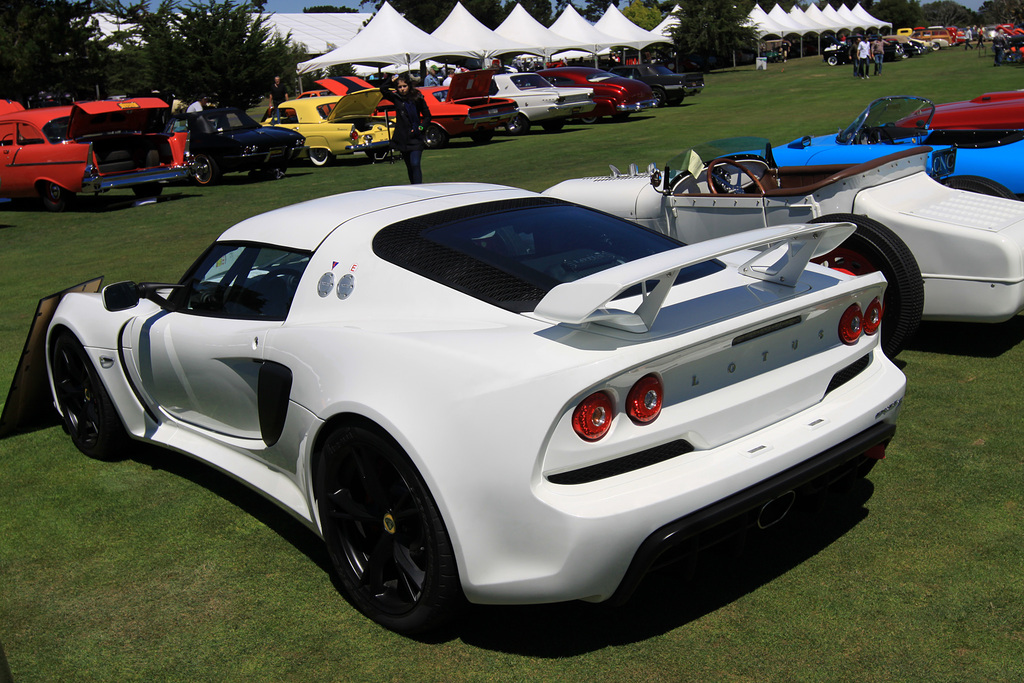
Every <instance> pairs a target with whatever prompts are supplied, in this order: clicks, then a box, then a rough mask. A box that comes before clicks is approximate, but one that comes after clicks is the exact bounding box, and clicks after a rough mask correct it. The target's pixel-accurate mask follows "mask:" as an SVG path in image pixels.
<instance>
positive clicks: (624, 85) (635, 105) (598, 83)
mask: <svg viewBox="0 0 1024 683" xmlns="http://www.w3.org/2000/svg"><path fill="white" fill-rule="evenodd" d="M537 73H539V74H540V75H541V76H543V77H544V78H546V79H547V80H548V81H549V82H550V83H551V85H556V86H558V87H559V88H574V87H575V88H592V89H593V90H594V94H593V95H592V96H591V97H593V99H594V103H595V104H596V105H597V107H595V108H594V111H592V112H590V113H587V114H583V115H581V116H580V117H579V119H580V120H581V121H583V122H584V123H593V122H594V121H597V120H598V119H599V118H601V117H602V116H611V117H612V118H614V119H616V120H622V119H625V118H626V117H627V116H629V115H630V114H631V113H633V112H637V111H642V110H644V109H651V108H653V107H656V106H658V101H657V99H655V97H654V91H653V90H651V86H649V85H647V84H646V83H641V82H640V81H635V80H633V79H631V78H623V77H622V76H616V75H615V74H611V73H608V72H607V71H604V70H602V69H594V68H591V67H584V66H565V67H560V68H557V69H544V70H543V71H538V72H537Z"/></svg>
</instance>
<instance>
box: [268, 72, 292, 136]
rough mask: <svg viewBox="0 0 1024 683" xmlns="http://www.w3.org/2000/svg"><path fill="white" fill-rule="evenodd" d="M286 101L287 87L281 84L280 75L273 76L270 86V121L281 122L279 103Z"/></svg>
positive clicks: (275, 123)
mask: <svg viewBox="0 0 1024 683" xmlns="http://www.w3.org/2000/svg"><path fill="white" fill-rule="evenodd" d="M286 101H288V88H287V87H285V86H284V85H282V84H281V77H280V76H274V83H273V85H271V86H270V123H272V124H274V125H277V124H278V123H281V109H280V107H281V104H282V103H283V102H286Z"/></svg>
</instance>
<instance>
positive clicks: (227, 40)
mask: <svg viewBox="0 0 1024 683" xmlns="http://www.w3.org/2000/svg"><path fill="white" fill-rule="evenodd" d="M569 1H570V0H519V4H521V5H522V6H523V8H524V9H526V10H527V11H528V12H529V13H530V14H531V15H532V16H533V17H534V18H536V19H537V20H538V21H539V22H540V23H542V24H544V25H545V26H550V25H551V23H552V22H553V21H554V19H555V18H557V16H558V15H559V13H560V12H561V11H562V10H563V9H564V7H565V6H566V4H568V2H569ZM455 2H456V0H442V1H441V2H423V1H422V0H391V4H392V5H393V6H394V7H395V9H396V10H398V11H399V12H401V13H402V14H404V15H405V17H406V19H408V20H409V21H410V22H412V23H413V24H414V25H416V26H417V27H419V28H421V29H423V30H424V31H427V32H431V31H433V30H434V29H436V28H437V26H439V25H440V24H441V22H443V21H444V19H445V18H446V17H447V16H448V14H449V13H450V12H451V9H452V8H453V7H454V6H455ZM754 2H755V0H665V1H664V2H659V0H633V1H632V2H631V4H630V5H628V6H627V7H625V8H624V9H623V10H622V11H623V14H625V15H626V16H627V17H628V18H629V19H631V20H633V21H634V22H635V23H637V24H638V25H639V26H641V27H643V28H646V29H651V28H654V26H656V25H657V24H658V23H659V22H660V21H661V20H662V18H663V17H664V15H665V14H666V13H667V12H670V11H672V9H673V7H675V6H676V5H679V6H680V7H681V10H680V12H679V13H678V14H677V16H678V18H679V24H678V26H677V27H676V28H675V29H674V31H673V36H672V37H673V39H674V41H675V45H674V46H673V47H674V49H675V50H676V51H677V52H678V53H679V54H696V55H700V56H702V57H707V56H711V55H719V56H722V55H728V54H729V53H730V52H731V51H732V50H734V49H742V48H749V47H750V46H752V45H753V44H754V43H755V40H756V35H755V34H754V31H753V29H751V28H750V27H747V26H744V22H745V20H746V17H747V15H748V14H749V13H750V10H751V9H752V8H753V6H754ZM826 2H827V0H821V2H820V3H819V5H820V6H821V7H824V6H825V4H826ZM834 2H835V4H836V6H838V4H839V0H834ZM515 3H516V0H505V2H501V1H500V0H463V5H464V6H465V7H466V9H467V10H469V11H470V13H472V14H473V16H475V17H476V18H477V19H478V20H479V21H480V22H481V23H483V24H484V25H485V26H488V27H489V28H492V29H493V28H496V27H497V26H498V25H499V24H500V23H501V22H502V21H504V19H505V18H506V17H507V16H508V13H509V12H511V11H512V9H513V8H514V6H515ZM861 3H862V4H863V5H864V6H865V8H866V9H867V10H868V11H869V12H871V13H872V14H873V15H874V16H876V17H878V18H879V19H883V20H886V21H891V22H892V23H893V25H894V27H902V26H919V25H932V24H943V25H957V26H966V25H972V24H986V23H1005V22H1013V21H1015V20H1016V19H1017V18H1019V17H1020V16H1021V14H1022V9H1024V7H1022V6H1024V0H988V1H987V2H986V3H985V4H984V5H982V8H981V10H980V12H974V11H973V10H970V9H968V8H966V7H964V6H963V5H960V4H958V3H956V2H954V1H953V0H938V1H937V2H931V3H927V4H925V5H921V4H920V3H919V2H918V0H877V1H876V0H861ZM381 4H383V1H382V0H369V1H368V2H364V3H363V5H364V7H366V11H375V10H376V9H377V8H378V7H379V6H380V5H381ZM779 4H781V5H782V6H783V8H784V9H787V10H788V9H790V8H791V7H792V6H793V5H794V4H795V0H781V1H780V2H779ZM264 5H265V0H187V1H185V0H161V2H160V4H159V5H158V6H156V7H155V8H151V7H150V6H149V3H147V2H145V1H144V0H142V1H136V2H132V1H131V0H129V1H128V2H126V1H125V0H0V97H6V98H9V99H15V100H19V101H21V102H22V103H24V104H27V105H31V104H34V103H38V101H39V100H41V99H45V98H47V97H51V98H56V99H61V98H67V99H94V98H103V97H107V96H109V95H142V94H150V93H154V92H157V93H160V94H161V95H162V96H164V97H168V96H169V95H170V94H174V95H177V96H178V97H180V98H182V99H187V98H193V97H196V96H198V95H200V94H208V95H211V96H212V97H213V98H214V99H215V101H217V102H219V103H221V104H223V105H230V106H238V107H242V108H249V107H252V106H254V105H256V104H258V103H259V102H260V100H261V99H262V98H263V97H264V96H265V95H266V93H267V91H268V88H269V84H270V83H271V81H272V80H273V77H274V76H275V75H281V76H284V77H286V78H287V77H288V76H289V75H290V74H293V73H294V71H295V65H296V64H297V63H298V62H300V61H304V60H305V59H307V58H309V56H310V55H309V54H308V53H307V50H306V47H305V46H303V45H297V44H295V43H294V42H293V41H291V40H290V37H287V36H286V37H282V36H279V35H277V33H276V32H275V31H274V30H273V28H272V27H271V26H270V24H269V22H268V20H267V16H266V15H263V14H261V12H262V11H263V9H264ZM576 7H577V9H578V10H579V11H580V14H582V15H583V16H584V18H586V19H588V20H589V21H596V20H597V19H599V18H600V17H601V16H602V15H603V14H604V12H605V9H606V8H607V0H577V4H576ZM766 9H770V5H768V4H767V3H766ZM306 11H309V12H326V11H352V10H350V9H348V8H337V7H332V6H325V5H317V6H311V7H309V8H307V10H306ZM101 15H102V16H103V17H104V18H105V19H104V20H105V21H111V22H113V25H112V29H111V28H108V29H107V30H106V31H104V30H101V26H100V17H101ZM705 63H707V61H705Z"/></svg>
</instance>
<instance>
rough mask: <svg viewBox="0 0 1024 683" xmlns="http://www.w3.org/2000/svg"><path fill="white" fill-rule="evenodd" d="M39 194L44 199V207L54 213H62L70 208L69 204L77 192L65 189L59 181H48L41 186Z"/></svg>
mask: <svg viewBox="0 0 1024 683" xmlns="http://www.w3.org/2000/svg"><path fill="white" fill-rule="evenodd" d="M39 196H40V197H41V198H42V200H43V208H44V209H46V210H47V211H50V212H53V213H60V212H61V211H63V210H64V209H66V208H68V204H70V203H71V200H72V198H73V197H74V196H75V194H74V193H73V192H70V191H68V190H65V189H64V188H63V187H61V186H60V185H58V184H57V183H51V182H50V181H46V182H44V183H43V184H42V185H41V186H40V188H39Z"/></svg>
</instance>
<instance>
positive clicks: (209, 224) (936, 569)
mask: <svg viewBox="0 0 1024 683" xmlns="http://www.w3.org/2000/svg"><path fill="white" fill-rule="evenodd" d="M851 74H852V67H845V66H844V67H834V68H829V67H827V66H825V65H824V64H822V62H821V61H820V60H819V59H818V58H813V57H810V58H806V59H797V60H791V61H790V62H789V63H788V64H785V65H780V64H772V65H769V69H768V71H755V70H753V68H752V67H744V68H740V69H734V70H725V71H722V72H715V73H712V74H709V75H708V76H707V79H706V81H707V88H706V89H705V91H704V93H703V94H701V95H699V96H697V97H695V98H692V99H687V100H686V101H685V103H684V105H683V106H679V107H672V108H668V109H662V110H658V111H656V112H653V113H650V114H643V115H638V116H634V117H632V118H631V119H630V120H629V121H627V122H624V123H611V122H609V123H601V124H598V125H594V126H589V127H587V126H569V127H567V128H566V129H565V130H563V131H562V132H561V133H558V134H543V133H541V132H534V133H532V134H530V135H528V136H526V137H525V138H517V139H513V138H505V137H502V136H499V137H497V138H495V140H494V141H493V142H492V143H491V144H487V145H483V146H476V145H472V144H470V143H469V142H468V140H467V141H465V142H464V141H462V140H461V139H457V140H455V141H454V142H453V144H452V145H451V146H450V147H449V148H448V149H444V150H437V151H428V152H427V153H426V154H425V155H424V160H423V171H424V177H425V179H426V180H427V181H431V182H432V181H485V182H495V183H504V184H509V185H516V186H520V187H526V188H529V189H533V190H541V189H544V188H546V187H548V186H550V185H552V184H554V183H555V182H558V181H560V180H563V179H566V178H570V177H578V176H581V175H593V174H603V173H606V172H607V165H608V164H609V163H612V164H615V165H616V166H618V167H619V168H622V169H625V168H626V167H627V166H628V165H629V164H630V163H631V162H636V163H638V164H640V165H641V166H642V167H645V166H646V165H647V164H648V163H649V162H651V161H656V162H658V163H659V164H664V162H665V161H666V160H667V159H668V158H670V157H671V156H673V155H674V154H675V153H676V152H678V151H680V150H681V149H682V148H684V147H686V146H689V145H690V144H691V143H696V142H700V141H703V140H710V139H715V138H722V137H731V136H734V135H761V136H764V137H767V138H769V139H770V140H771V141H772V142H773V143H774V144H783V143H786V142H788V141H790V140H792V139H794V138H796V137H799V136H802V135H805V134H823V133H827V132H830V131H834V130H836V129H837V128H839V127H840V126H843V125H845V124H846V123H848V122H849V121H850V120H851V119H852V118H853V117H854V116H855V115H856V114H857V113H858V112H859V111H860V110H861V109H863V108H864V107H865V106H866V105H867V103H868V102H869V101H870V100H871V99H873V98H875V97H880V96H883V95H904V94H912V95H921V96H925V97H929V98H932V99H934V100H935V101H938V102H943V101H951V100H959V99H969V98H972V97H974V96H976V95H979V94H981V93H983V92H987V91H992V90H1009V89H1014V88H1017V87H1019V86H1020V85H1021V82H1022V80H1021V76H1022V74H1024V72H1022V71H1021V69H1020V68H1019V67H1016V66H1009V67H1004V68H1000V69H994V68H993V67H992V65H991V57H990V56H989V57H979V56H978V55H977V54H976V53H975V52H974V51H968V52H962V51H959V50H955V51H954V50H943V51H941V52H938V53H934V54H932V55H929V56H927V57H924V58H915V59H911V60H907V61H905V62H901V63H898V64H886V65H885V69H884V74H883V76H882V77H880V78H872V79H870V80H867V81H862V80H855V79H854V78H852V75H851ZM396 183H397V184H404V183H405V168H404V166H403V165H402V164H401V163H398V164H395V165H388V164H376V165H373V164H370V163H369V162H368V160H366V159H365V158H350V159H342V160H341V161H339V162H338V163H336V164H335V165H333V166H330V167H327V168H313V167H312V166H309V165H299V166H296V167H295V168H293V169H292V170H290V172H289V173H288V176H287V177H286V178H284V179H282V180H279V181H272V182H268V181H262V182H257V181H254V180H250V179H249V178H247V177H245V176H244V175H229V176H227V177H226V180H225V184H224V185H222V186H218V187H211V188H203V189H199V188H193V187H186V186H183V187H179V188H168V190H167V191H165V195H166V197H165V198H164V199H163V200H162V201H160V202H159V203H157V204H152V205H146V206H139V207H131V206H130V202H131V199H132V195H131V193H130V192H115V193H111V194H109V195H104V196H101V197H99V198H83V199H82V200H81V201H79V202H78V203H77V205H76V206H75V207H74V208H73V209H72V210H71V211H68V212H66V213H63V214H58V215H53V214H46V213H43V212H42V211H41V210H38V209H37V208H36V206H35V205H32V206H30V207H23V206H11V205H10V204H6V205H5V204H0V254H2V256H3V259H2V267H0V292H2V299H0V302H2V303H0V388H3V389H6V387H7V386H9V385H10V382H11V378H12V376H13V373H14V369H15V367H16V364H17V362H18V358H19V356H20V353H21V349H22V346H23V344H24V340H25V335H26V333H27V331H28V326H29V323H30V321H31V318H32V315H33V313H34V311H35V306H36V302H37V300H38V299H39V298H40V297H42V296H45V295H47V294H50V293H52V292H55V291H58V290H60V289H62V288H64V287H66V286H69V285H72V284H75V283H77V282H80V281H83V280H86V279H89V278H91V277H94V276H96V275H104V276H105V277H106V280H107V282H114V281H116V280H120V279H133V280H137V281H139V280H156V281H173V280H177V278H178V277H179V276H180V274H181V273H182V272H183V271H184V269H185V268H187V267H188V265H189V264H190V263H191V262H192V259H194V258H195V257H196V256H197V255H198V253H199V252H200V250H201V249H202V248H203V247H204V246H205V245H206V244H208V243H209V242H210V241H211V240H212V239H213V238H214V237H215V236H216V235H218V234H219V233H220V232H221V231H222V230H224V229H225V228H226V227H228V226H229V225H231V224H233V223H235V222H237V221H239V220H241V219H243V218H246V217H248V216H252V215H254V214H257V213H261V212H264V211H268V210H271V209H274V208H276V207H279V206H283V205H286V204H291V203H295V202H299V201H303V200H307V199H312V198H315V197H320V196H323V195H327V194H332V193H336V192H344V191H348V190H357V189H362V188H368V187H376V186H380V185H387V184H396ZM281 228H282V230H286V229H287V228H288V226H286V225H282V226H281ZM1022 340H1024V317H1021V316H1019V317H1017V318H1015V319H1014V320H1012V321H1010V322H1008V323H1005V324H1002V325H988V326H983V325H955V324H926V325H924V326H923V327H922V329H921V331H920V333H919V334H918V337H917V340H916V341H915V342H914V343H913V344H912V345H911V346H910V348H909V349H908V350H906V351H905V352H904V353H902V354H901V356H900V358H899V362H900V365H901V366H902V367H903V370H904V372H906V374H907V377H908V381H909V384H908V392H907V398H906V401H905V403H904V408H903V413H902V416H901V418H900V424H899V430H898V432H897V435H896V439H895V440H894V441H893V443H892V445H891V446H890V448H889V451H888V455H889V457H888V458H887V459H886V460H885V461H883V462H882V463H880V464H879V466H878V467H876V468H875V470H874V472H873V473H872V475H871V477H870V479H869V480H867V481H865V482H862V484H861V485H859V486H858V487H857V488H855V489H854V491H853V492H852V493H851V495H850V496H849V497H847V498H845V499H836V500H834V501H832V502H830V503H829V505H828V507H827V508H826V509H825V510H824V511H823V512H822V513H820V514H816V515H804V516H799V517H796V516H791V517H790V518H788V519H787V520H786V521H785V522H784V523H783V524H780V525H779V526H778V527H775V528H773V529H771V530H769V532H766V533H765V534H763V535H761V536H758V537H756V538H752V539H751V540H750V543H749V544H748V547H747V549H746V552H745V553H744V554H743V555H742V556H740V557H739V558H732V557H725V556H722V557H718V556H711V557H709V558H707V560H706V562H704V563H703V564H702V565H701V566H700V568H699V569H698V571H697V573H696V576H695V577H694V578H693V579H692V580H689V581H684V580H681V578H680V577H679V576H678V575H677V574H676V573H674V572H673V571H672V570H671V569H669V570H665V571H662V572H660V573H658V574H655V575H652V576H650V577H648V579H647V581H646V582H645V583H644V584H643V585H642V586H641V589H640V590H639V591H638V593H637V594H636V595H635V596H634V598H633V600H632V601H631V602H630V603H629V604H628V605H627V606H625V607H623V608H611V607H608V606H603V605H589V604H582V603H571V604H561V605H546V606H529V607H471V608H470V609H469V610H468V611H467V613H466V615H465V617H464V619H463V620H462V621H461V622H459V623H457V624H455V625H454V626H452V627H451V628H449V629H448V630H445V631H443V632H441V633H438V634H436V635H434V636H432V637H431V638H428V639H424V640H413V639H408V638H403V637H400V636H397V635H394V634H392V633H390V632H387V631H385V630H383V629H381V628H379V627H377V626H376V625H374V624H373V623H371V622H370V621H369V620H367V619H365V618H364V617H362V616H361V615H360V614H358V613H357V612H356V611H355V610H354V609H353V608H352V607H351V606H350V605H349V604H348V603H347V602H346V601H345V599H344V598H343V597H342V596H341V595H340V594H339V593H338V592H337V591H336V589H335V586H334V585H333V583H332V581H331V578H330V575H329V572H328V560H327V558H326V553H325V551H324V549H323V548H322V545H321V543H320V542H319V540H318V539H317V538H316V537H315V536H314V535H313V534H312V533H310V532H309V531H308V530H306V529H305V528H304V527H302V526H301V525H300V524H298V523H297V522H295V521H293V520H292V519H291V518H290V517H289V516H288V515H287V514H285V513H284V512H281V511H279V510H278V509H277V508H276V507H275V506H274V505H272V504H269V503H267V502H265V501H263V499H262V498H260V497H259V496H257V495H256V494H254V493H252V492H250V491H249V490H248V489H247V488H245V487H243V486H241V485H239V484H237V483H235V482H234V481H232V480H230V479H228V478H226V477H224V476H222V475H220V474H218V473H216V472H213V471H211V470H210V469H208V468H206V467H204V466H202V465H199V464H197V463H195V462H193V461H191V460H190V459H188V458H186V457H184V456H180V455H177V454H175V453H171V452H168V451H164V450H161V449H156V448H151V447H144V446H142V445H139V446H138V449H137V451H136V452H134V453H133V454H132V457H131V458H129V459H126V460H123V461H120V462H114V463H105V462H98V461H93V460H90V459H88V458H86V457H84V456H82V455H80V454H79V453H78V452H77V451H76V450H75V449H74V447H73V446H72V445H71V441H70V440H69V439H68V438H67V437H66V436H65V435H64V433H63V431H62V430H61V428H60V427H59V426H57V423H56V421H55V419H54V418H55V416H41V419H42V423H41V425H40V426H39V427H38V428H34V429H32V430H29V431H23V432H20V433H17V434H15V435H13V436H9V437H7V438H6V439H3V440H0V643H2V644H3V649H4V650H5V651H6V654H7V658H8V660H9V663H10V667H11V670H12V673H13V676H14V680H15V681H18V682H19V683H24V682H28V681H45V682H51V681H116V682H121V681H236V680H247V681H385V680H386V681H411V682H419V681H464V680H470V681H478V680H479V681H525V680H529V681H534V680H536V681H559V682H561V681H616V682H618V681H666V680H670V681H675V680H680V681H750V682H761V681H786V682H788V681H821V680H825V681H908V680H911V681H928V682H933V681H1020V680H1024V607H1022V605H1024V578H1022V577H1024V572H1022V568H1024V550H1022V548H1024V543H1022V536H1024V509H1022V508H1024V505H1022V498H1024V494H1022V492H1024V455H1022V452H1024V449H1022V447H1021V444H1022V443H1024V428H1022V420H1021V416H1022V414H1024V398H1022V392H1021V390H1020V385H1021V384H1022V380H1024V370H1022V368H1024V344H1022V343H1021V342H1022ZM0 672H2V666H0ZM0 677H2V674H0Z"/></svg>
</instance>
